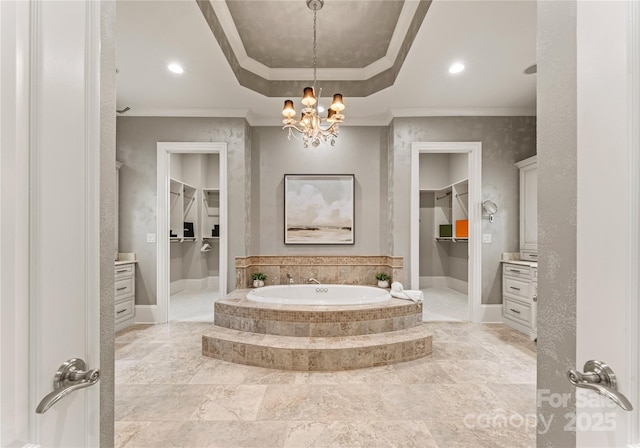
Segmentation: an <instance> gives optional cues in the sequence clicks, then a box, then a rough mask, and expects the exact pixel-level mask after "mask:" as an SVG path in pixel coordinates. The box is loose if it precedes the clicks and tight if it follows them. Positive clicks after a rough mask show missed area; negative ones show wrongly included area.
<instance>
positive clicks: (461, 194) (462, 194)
mask: <svg viewBox="0 0 640 448" xmlns="http://www.w3.org/2000/svg"><path fill="white" fill-rule="evenodd" d="M465 194H469V193H468V192H467V193H460V194H458V193H456V197H458V196H464V195H465Z"/></svg>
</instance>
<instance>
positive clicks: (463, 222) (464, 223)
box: [456, 219, 469, 238]
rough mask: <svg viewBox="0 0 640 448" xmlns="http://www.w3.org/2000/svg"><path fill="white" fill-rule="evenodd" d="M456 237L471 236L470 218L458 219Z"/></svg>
mask: <svg viewBox="0 0 640 448" xmlns="http://www.w3.org/2000/svg"><path fill="white" fill-rule="evenodd" d="M456 238H469V220H468V219H459V220H457V221H456Z"/></svg>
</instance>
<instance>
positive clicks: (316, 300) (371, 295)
mask: <svg viewBox="0 0 640 448" xmlns="http://www.w3.org/2000/svg"><path fill="white" fill-rule="evenodd" d="M247 299H248V300H251V301H254V302H262V303H276V304H281V305H366V304H370V303H381V302H386V301H387V300H391V294H389V292H388V291H387V290H386V289H381V288H375V287H373V286H358V285H274V286H263V287H262V288H257V289H253V290H251V291H250V292H249V294H247Z"/></svg>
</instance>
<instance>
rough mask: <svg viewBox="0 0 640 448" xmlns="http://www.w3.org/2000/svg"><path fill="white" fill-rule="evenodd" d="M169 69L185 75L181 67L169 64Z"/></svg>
mask: <svg viewBox="0 0 640 448" xmlns="http://www.w3.org/2000/svg"><path fill="white" fill-rule="evenodd" d="M167 68H168V69H169V71H171V72H173V73H178V74H180V73H183V72H184V69H183V68H182V67H181V66H179V65H178V64H169V66H168V67H167Z"/></svg>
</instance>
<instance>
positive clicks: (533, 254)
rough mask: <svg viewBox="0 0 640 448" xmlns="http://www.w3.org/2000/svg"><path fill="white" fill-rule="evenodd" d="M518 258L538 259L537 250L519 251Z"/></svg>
mask: <svg viewBox="0 0 640 448" xmlns="http://www.w3.org/2000/svg"><path fill="white" fill-rule="evenodd" d="M520 259H521V260H527V261H538V253H537V252H526V251H521V252H520Z"/></svg>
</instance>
